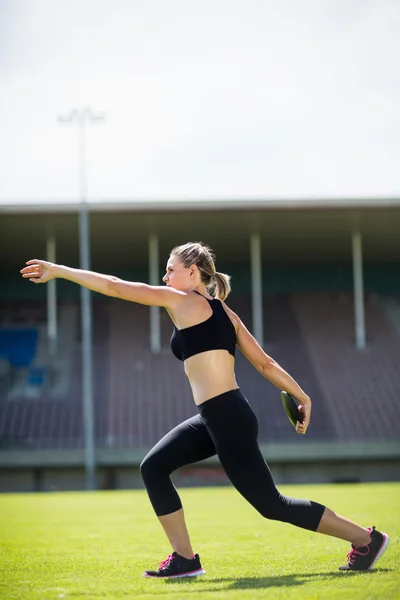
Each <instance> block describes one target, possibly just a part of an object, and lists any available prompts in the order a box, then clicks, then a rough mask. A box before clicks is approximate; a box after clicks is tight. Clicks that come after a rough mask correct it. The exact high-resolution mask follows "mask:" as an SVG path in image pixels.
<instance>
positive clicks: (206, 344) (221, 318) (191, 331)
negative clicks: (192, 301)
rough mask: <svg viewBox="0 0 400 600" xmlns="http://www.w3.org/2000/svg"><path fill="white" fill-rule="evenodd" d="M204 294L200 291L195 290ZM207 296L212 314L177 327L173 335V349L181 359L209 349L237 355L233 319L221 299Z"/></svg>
mask: <svg viewBox="0 0 400 600" xmlns="http://www.w3.org/2000/svg"><path fill="white" fill-rule="evenodd" d="M195 293H196V294H199V296H203V294H200V293H199V292H195ZM203 298H205V299H206V300H207V301H208V302H209V304H210V306H211V309H212V311H213V312H212V315H211V317H209V318H208V319H207V320H206V321H203V322H202V323H198V324H197V325H192V326H191V327H185V328H184V329H177V328H176V327H175V326H174V331H173V333H172V337H171V350H172V352H173V354H174V355H175V356H176V358H178V359H179V360H186V359H187V358H190V357H191V356H194V355H195V354H200V352H207V351H208V350H227V351H228V352H229V354H232V356H235V350H236V331H235V327H234V326H233V323H232V321H231V320H230V318H229V317H228V315H227V314H226V311H225V309H224V307H223V306H222V304H221V301H220V300H217V299H215V298H214V299H213V300H209V299H208V298H206V297H205V296H203Z"/></svg>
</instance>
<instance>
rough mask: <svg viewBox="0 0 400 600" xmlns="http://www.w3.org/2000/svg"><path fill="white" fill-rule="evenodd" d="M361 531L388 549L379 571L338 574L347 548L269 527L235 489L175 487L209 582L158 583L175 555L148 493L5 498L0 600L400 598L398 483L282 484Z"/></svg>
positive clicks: (0, 502) (0, 511) (0, 510)
mask: <svg viewBox="0 0 400 600" xmlns="http://www.w3.org/2000/svg"><path fill="white" fill-rule="evenodd" d="M280 489H281V491H282V492H283V493H285V494H287V495H290V496H295V497H302V498H310V499H313V500H316V501H318V502H321V503H322V504H326V505H327V506H329V507H330V508H332V509H333V510H335V511H336V512H339V513H340V514H343V515H344V516H347V517H348V518H350V519H352V520H354V521H356V522H358V523H360V524H362V525H364V526H370V525H376V526H377V528H378V529H381V530H383V531H386V532H387V533H388V534H389V536H390V538H391V543H390V544H389V549H388V550H387V552H386V553H385V554H384V556H383V557H382V559H380V560H379V561H378V563H377V566H376V568H375V569H374V570H373V571H369V572H365V573H341V572H338V571H337V567H338V566H339V565H340V564H343V563H344V562H345V555H346V553H347V551H348V550H349V544H347V543H346V542H343V541H341V540H337V539H334V538H329V537H326V536H322V535H316V534H315V533H312V532H308V531H304V530H301V529H298V528H295V527H293V526H290V525H287V524H283V523H276V522H272V521H266V520H265V519H263V518H262V517H261V516H260V515H259V514H258V513H257V512H256V511H255V510H254V509H253V508H252V507H251V506H249V505H248V504H247V503H246V502H245V501H244V500H243V498H241V496H239V494H238V493H237V492H236V491H235V490H233V489H232V488H226V487H223V488H200V489H199V488H197V489H182V490H180V493H181V497H182V500H183V502H184V506H185V512H186V518H187V522H188V527H189V531H190V533H191V537H192V542H193V546H194V549H195V551H197V552H199V553H200V556H201V559H202V564H203V567H204V568H205V569H206V571H207V575H205V576H202V577H198V578H187V579H180V580H179V579H178V580H167V581H157V580H151V579H145V578H143V577H142V573H143V571H144V569H146V568H154V567H155V566H156V563H157V562H158V561H160V560H162V559H164V558H165V557H166V556H167V554H169V552H170V549H169V546H168V543H167V541H166V539H164V534H163V533H162V530H161V527H160V525H159V524H158V521H157V519H156V517H155V516H154V514H153V512H152V509H151V507H150V504H149V501H148V499H147V496H146V494H145V493H144V492H142V491H124V492H87V493H85V492H82V493H72V492H69V493H49V494H25V495H16V494H7V495H2V496H0V560H1V569H0V571H1V573H0V598H1V599H2V600H8V599H11V598H15V599H27V598H29V600H47V599H54V600H58V599H68V598H70V599H73V600H77V599H80V598H82V599H85V600H91V599H96V600H98V599H112V598H123V599H128V598H134V599H135V600H136V599H139V600H142V599H143V600H145V599H153V600H154V599H157V598H162V599H163V600H170V599H172V598H173V599H174V600H181V599H186V598H189V599H193V600H195V599H196V598H197V599H198V600H208V599H211V598H212V599H216V598H217V599H221V600H234V599H235V600H236V599H237V600H246V599H250V598H251V599H252V600H253V599H257V598H273V599H274V600H279V599H285V600H292V599H293V600H294V599H295V600H298V599H301V600H313V599H320V598H324V599H334V600H340V599H342V598H343V599H344V598H346V600H347V599H348V598H349V597H356V598H357V599H358V600H364V599H365V600H366V599H375V598H385V599H386V600H390V599H392V598H393V599H394V598H400V592H399V586H398V581H399V580H398V565H399V558H400V544H399V533H400V523H399V512H398V500H399V497H400V484H397V483H389V484H362V485H361V484H360V485H308V486H300V485H299V486H280Z"/></svg>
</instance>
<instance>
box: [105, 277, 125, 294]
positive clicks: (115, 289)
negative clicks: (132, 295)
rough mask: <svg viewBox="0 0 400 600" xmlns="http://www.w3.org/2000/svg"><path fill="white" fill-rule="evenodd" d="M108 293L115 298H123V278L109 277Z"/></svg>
mask: <svg viewBox="0 0 400 600" xmlns="http://www.w3.org/2000/svg"><path fill="white" fill-rule="evenodd" d="M106 294H107V296H112V297H113V298H121V296H122V286H121V279H119V278H118V277H109V278H108V279H107V286H106Z"/></svg>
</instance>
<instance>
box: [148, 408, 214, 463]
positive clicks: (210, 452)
mask: <svg viewBox="0 0 400 600" xmlns="http://www.w3.org/2000/svg"><path fill="white" fill-rule="evenodd" d="M215 454H216V450H215V446H214V442H213V441H212V439H211V437H210V434H209V433H208V431H207V428H206V426H205V425H204V423H203V420H202V418H201V417H200V415H195V416H194V417H191V418H190V419H187V420H186V421H184V422H183V423H180V424H179V425H177V426H176V427H174V429H171V431H169V432H168V433H167V434H166V435H164V437H163V438H161V440H160V441H159V442H157V444H156V445H155V446H154V447H153V448H152V449H151V450H150V452H149V453H148V454H147V456H146V457H145V459H144V460H151V461H156V462H157V463H158V462H161V463H162V466H163V468H165V469H168V471H169V472H170V473H172V471H175V470H176V469H179V467H183V466H184V465H188V464H191V463H195V462H198V461H200V460H205V459H206V458H210V457H211V456H214V455H215Z"/></svg>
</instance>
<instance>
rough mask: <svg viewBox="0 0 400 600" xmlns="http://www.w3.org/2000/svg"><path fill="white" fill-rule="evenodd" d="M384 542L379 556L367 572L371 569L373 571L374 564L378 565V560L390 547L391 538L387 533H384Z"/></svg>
mask: <svg viewBox="0 0 400 600" xmlns="http://www.w3.org/2000/svg"><path fill="white" fill-rule="evenodd" d="M382 535H383V542H382V546H381V547H380V548H379V550H378V553H377V555H376V556H375V560H374V562H373V563H371V564H370V566H369V567H368V569H367V571H370V569H372V567H373V566H374V564H375V563H376V561H377V560H378V558H380V557H381V556H382V554H383V553H384V552H385V550H386V548H387V547H388V545H389V541H390V540H389V536H388V534H387V533H383V532H382Z"/></svg>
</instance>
